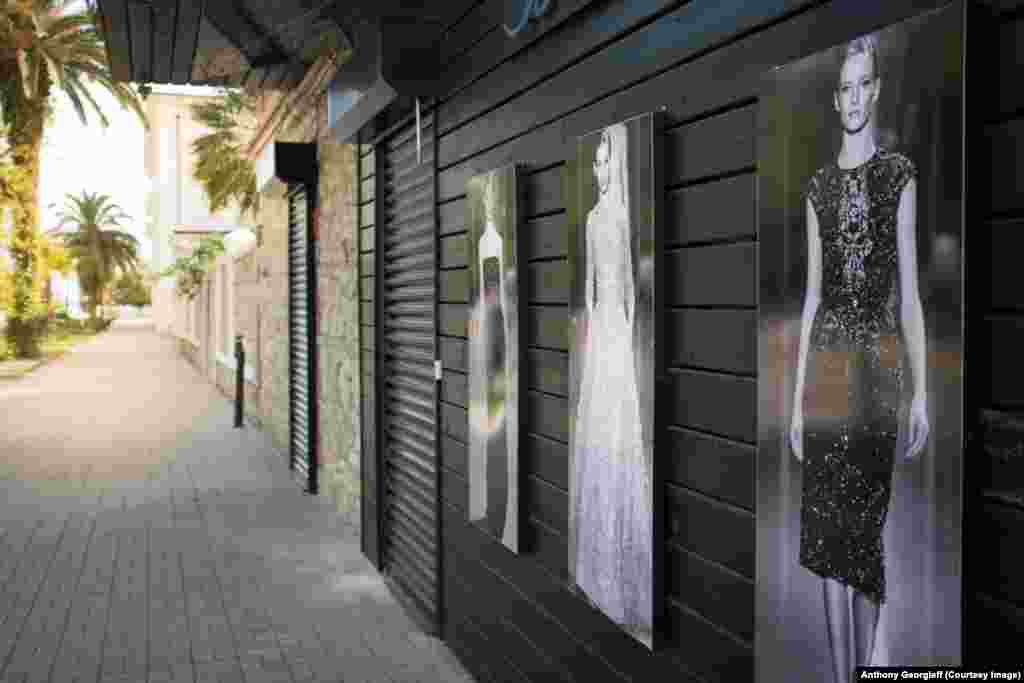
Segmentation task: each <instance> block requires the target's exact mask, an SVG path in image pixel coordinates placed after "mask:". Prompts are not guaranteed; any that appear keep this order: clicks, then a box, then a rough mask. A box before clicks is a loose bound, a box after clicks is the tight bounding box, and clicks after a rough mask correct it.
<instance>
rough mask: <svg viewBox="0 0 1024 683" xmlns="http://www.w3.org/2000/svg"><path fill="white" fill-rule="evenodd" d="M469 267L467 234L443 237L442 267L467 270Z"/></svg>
mask: <svg viewBox="0 0 1024 683" xmlns="http://www.w3.org/2000/svg"><path fill="white" fill-rule="evenodd" d="M460 203H461V202H460ZM467 266H469V237H468V236H467V234H466V233H462V234H461V235H450V236H447V237H442V238H441V267H442V268H465V267H467Z"/></svg>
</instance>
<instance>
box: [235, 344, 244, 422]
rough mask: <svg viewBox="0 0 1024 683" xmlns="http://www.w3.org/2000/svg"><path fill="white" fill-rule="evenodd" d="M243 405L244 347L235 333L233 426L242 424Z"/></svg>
mask: <svg viewBox="0 0 1024 683" xmlns="http://www.w3.org/2000/svg"><path fill="white" fill-rule="evenodd" d="M244 406H245V347H244V346H243V345H242V335H240V334H239V335H235V427H236V428H237V427H241V426H242V415H243V408H244Z"/></svg>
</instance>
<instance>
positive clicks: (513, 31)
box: [502, 0, 551, 38]
mask: <svg viewBox="0 0 1024 683" xmlns="http://www.w3.org/2000/svg"><path fill="white" fill-rule="evenodd" d="M550 5H551V0H525V2H523V11H522V13H521V14H520V15H519V22H518V23H517V24H516V25H515V27H514V28H509V27H508V25H507V24H502V28H504V29H505V35H507V36H508V37H509V38H515V37H516V36H517V35H519V34H520V33H521V32H522V30H523V29H524V28H526V24H528V23H529V22H530V19H540V18H541V17H542V16H544V13H545V12H547V11H548V8H549V7H550Z"/></svg>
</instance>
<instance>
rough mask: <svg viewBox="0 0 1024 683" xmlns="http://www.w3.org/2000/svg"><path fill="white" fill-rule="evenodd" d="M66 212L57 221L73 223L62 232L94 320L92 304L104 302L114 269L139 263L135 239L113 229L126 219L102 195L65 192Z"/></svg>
mask: <svg viewBox="0 0 1024 683" xmlns="http://www.w3.org/2000/svg"><path fill="white" fill-rule="evenodd" d="M67 197H68V204H67V208H68V210H67V211H62V212H61V214H60V219H61V221H60V224H61V225H62V226H63V225H67V224H69V223H71V224H74V225H76V226H78V227H77V230H75V232H69V233H64V243H65V245H66V246H67V248H68V251H70V252H71V255H72V256H73V257H74V258H75V259H76V261H77V264H78V266H77V267H78V282H79V284H80V285H81V287H82V292H83V293H84V294H85V295H86V308H87V310H88V311H89V317H90V318H91V319H92V320H95V319H96V307H97V306H101V305H103V303H104V293H105V291H106V288H107V286H108V285H109V284H110V283H111V281H112V280H113V279H114V275H115V274H116V271H117V270H120V271H121V272H126V271H131V272H135V271H136V270H137V268H138V265H139V241H138V240H137V239H135V237H134V236H133V235H130V234H128V233H127V232H124V231H122V230H117V229H116V228H118V227H120V226H121V221H122V220H125V219H130V217H129V216H128V215H127V214H126V213H125V212H124V211H122V209H121V207H120V206H118V205H117V204H114V203H113V202H111V201H110V197H109V196H108V195H105V194H99V193H98V192H97V193H93V194H89V193H88V192H82V195H81V196H80V197H76V196H74V195H70V194H69V195H67Z"/></svg>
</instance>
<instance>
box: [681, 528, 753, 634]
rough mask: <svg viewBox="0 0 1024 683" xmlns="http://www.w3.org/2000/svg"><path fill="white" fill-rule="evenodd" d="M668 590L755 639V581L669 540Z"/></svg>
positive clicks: (702, 611)
mask: <svg viewBox="0 0 1024 683" xmlns="http://www.w3.org/2000/svg"><path fill="white" fill-rule="evenodd" d="M665 560H666V563H667V566H666V567H665V575H666V577H667V579H668V591H669V594H671V595H673V596H674V597H676V598H677V599H678V600H679V602H681V603H682V604H684V605H686V606H688V607H690V608H691V609H693V610H695V611H696V612H698V613H700V614H701V616H703V617H704V618H706V619H708V620H710V621H712V622H714V623H716V624H718V625H719V626H722V627H724V628H726V629H728V630H729V631H730V632H731V633H733V634H735V635H737V636H739V637H740V638H742V639H743V640H746V641H747V642H749V643H753V640H754V582H753V581H752V580H750V579H747V578H744V577H742V576H739V575H738V574H735V573H733V572H730V571H727V570H725V569H723V568H722V567H721V566H720V565H717V564H715V563H713V562H709V561H708V560H705V559H704V558H702V557H700V556H699V555H695V554H694V553H691V552H688V551H686V550H683V549H682V548H679V547H678V546H676V545H674V544H672V543H669V544H668V550H667V552H666V553H665Z"/></svg>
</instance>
